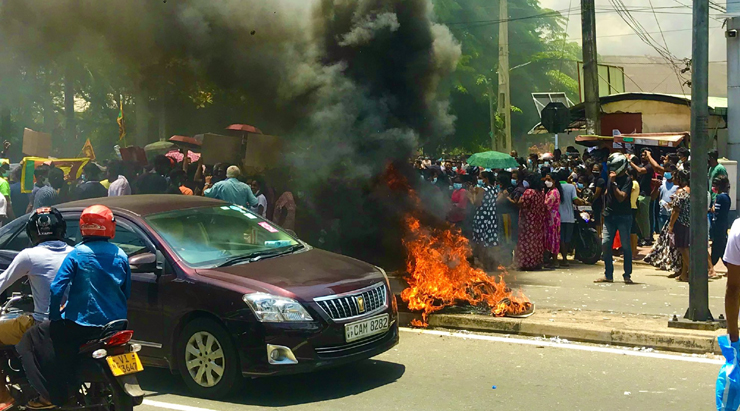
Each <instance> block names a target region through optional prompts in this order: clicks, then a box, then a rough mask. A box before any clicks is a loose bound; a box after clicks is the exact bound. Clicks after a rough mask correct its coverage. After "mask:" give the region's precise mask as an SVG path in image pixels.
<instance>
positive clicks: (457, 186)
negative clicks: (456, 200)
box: [452, 183, 462, 190]
mask: <svg viewBox="0 0 740 411" xmlns="http://www.w3.org/2000/svg"><path fill="white" fill-rule="evenodd" d="M452 187H453V188H454V189H455V190H459V189H461V188H462V183H455V184H453V185H452Z"/></svg>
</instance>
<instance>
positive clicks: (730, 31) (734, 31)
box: [725, 29, 737, 38]
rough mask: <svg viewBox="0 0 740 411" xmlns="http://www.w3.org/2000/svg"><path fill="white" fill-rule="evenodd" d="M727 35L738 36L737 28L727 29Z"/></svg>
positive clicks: (728, 36) (730, 36) (729, 36)
mask: <svg viewBox="0 0 740 411" xmlns="http://www.w3.org/2000/svg"><path fill="white" fill-rule="evenodd" d="M725 37H727V38H735V37H737V30H735V29H731V30H727V31H726V32H725Z"/></svg>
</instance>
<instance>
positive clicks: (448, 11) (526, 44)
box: [433, 0, 580, 151]
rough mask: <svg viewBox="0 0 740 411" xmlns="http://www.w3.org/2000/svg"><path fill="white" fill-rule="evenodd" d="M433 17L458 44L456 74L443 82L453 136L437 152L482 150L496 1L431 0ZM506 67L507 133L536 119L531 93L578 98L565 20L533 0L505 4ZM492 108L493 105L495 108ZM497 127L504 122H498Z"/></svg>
mask: <svg viewBox="0 0 740 411" xmlns="http://www.w3.org/2000/svg"><path fill="white" fill-rule="evenodd" d="M433 3H434V8H435V13H436V16H437V18H438V20H439V22H440V23H442V24H445V25H447V26H448V27H449V28H450V30H451V31H452V33H453V34H454V36H455V37H456V38H457V40H458V41H460V43H461V45H462V53H463V55H462V57H461V58H460V60H459V62H458V66H457V70H456V71H455V73H454V74H453V75H452V76H451V77H450V78H449V79H448V81H449V83H450V84H449V89H450V98H451V102H452V105H451V106H452V110H453V113H454V114H455V115H456V116H457V122H456V124H455V134H454V136H452V137H451V138H450V139H449V140H448V141H445V142H444V144H443V146H442V147H438V150H440V151H441V150H448V151H449V150H452V149H456V148H457V149H462V150H463V151H465V150H467V151H476V150H480V149H487V148H489V147H490V145H491V139H490V124H491V122H490V111H489V93H490V94H492V96H493V97H494V102H493V103H494V106H495V105H496V103H497V102H496V98H495V97H496V96H497V95H498V46H499V44H498V39H499V24H500V21H501V20H502V16H499V3H498V2H491V1H488V0H434V1H433ZM508 8H509V16H508V19H509V67H510V69H511V72H510V90H511V104H512V106H513V110H512V116H511V122H512V135H513V137H514V138H516V136H517V135H522V134H524V133H526V132H527V131H528V130H529V129H530V128H531V127H532V126H533V125H534V124H536V123H537V122H538V121H539V118H538V114H537V111H536V109H535V107H534V104H533V102H532V97H531V93H533V92H538V91H561V92H565V93H567V94H568V96H569V97H570V98H571V100H574V99H575V98H576V96H577V94H578V83H577V81H576V80H575V78H577V73H576V65H575V64H574V60H577V59H579V58H580V47H579V46H578V44H577V43H574V42H569V41H567V35H566V33H565V30H564V26H565V23H566V20H565V17H563V16H561V15H560V14H559V13H557V12H554V11H552V10H548V9H543V8H541V7H540V5H539V2H538V1H537V0H509V3H508ZM494 109H495V107H494ZM498 124H499V125H502V124H503V123H502V122H501V121H500V119H499V120H498Z"/></svg>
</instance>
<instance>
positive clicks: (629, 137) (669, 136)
mask: <svg viewBox="0 0 740 411" xmlns="http://www.w3.org/2000/svg"><path fill="white" fill-rule="evenodd" d="M688 136H689V133H643V134H621V135H618V136H614V142H615V143H629V144H636V145H640V146H654V147H678V145H679V144H681V141H683V139H684V138H685V137H688Z"/></svg>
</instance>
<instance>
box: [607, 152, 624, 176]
mask: <svg viewBox="0 0 740 411" xmlns="http://www.w3.org/2000/svg"><path fill="white" fill-rule="evenodd" d="M606 166H607V168H608V169H609V172H612V171H613V172H615V173H617V175H620V174H622V172H623V171H624V169H626V168H627V157H626V156H625V155H624V154H622V153H612V154H611V155H610V156H609V160H607V162H606Z"/></svg>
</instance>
